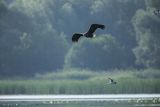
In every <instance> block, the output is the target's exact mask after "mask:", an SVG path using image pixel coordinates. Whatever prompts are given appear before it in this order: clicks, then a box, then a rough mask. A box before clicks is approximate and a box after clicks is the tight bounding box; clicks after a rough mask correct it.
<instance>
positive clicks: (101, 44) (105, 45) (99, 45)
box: [65, 35, 126, 70]
mask: <svg viewBox="0 0 160 107" xmlns="http://www.w3.org/2000/svg"><path fill="white" fill-rule="evenodd" d="M124 55H125V53H124V51H123V48H122V47H120V45H119V44H118V42H117V41H116V40H115V38H114V37H113V36H110V35H100V36H99V37H96V38H94V39H93V40H88V39H83V40H81V41H80V42H79V43H78V44H75V45H74V46H73V47H72V48H71V49H70V50H69V52H68V54H67V55H66V59H65V67H66V68H70V67H71V68H72V67H73V68H74V67H76V68H86V69H92V70H105V69H112V68H116V67H117V68H123V67H126V62H125V61H124V59H125V56H124Z"/></svg>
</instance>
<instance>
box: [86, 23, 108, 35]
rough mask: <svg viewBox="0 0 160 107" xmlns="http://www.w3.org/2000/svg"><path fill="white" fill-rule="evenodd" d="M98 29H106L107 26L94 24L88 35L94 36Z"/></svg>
mask: <svg viewBox="0 0 160 107" xmlns="http://www.w3.org/2000/svg"><path fill="white" fill-rule="evenodd" d="M97 28H100V29H104V28H105V25H102V24H92V25H91V26H90V28H89V30H88V32H87V33H89V34H93V33H94V32H95V31H96V29H97Z"/></svg>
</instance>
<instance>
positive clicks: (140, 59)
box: [133, 10, 160, 68]
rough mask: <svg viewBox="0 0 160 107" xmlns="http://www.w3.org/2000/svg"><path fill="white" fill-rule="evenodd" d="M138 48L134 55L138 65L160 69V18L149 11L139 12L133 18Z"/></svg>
mask: <svg viewBox="0 0 160 107" xmlns="http://www.w3.org/2000/svg"><path fill="white" fill-rule="evenodd" d="M133 25H134V28H135V31H136V40H137V43H138V46H137V47H136V48H135V49H134V53H135V56H136V59H137V63H138V64H142V65H144V66H145V67H153V68H160V57H159V54H160V48H159V46H160V41H159V40H160V35H159V34H160V30H159V28H160V18H159V16H156V15H154V14H152V13H150V12H149V11H145V10H138V11H137V12H136V14H135V16H134V18H133Z"/></svg>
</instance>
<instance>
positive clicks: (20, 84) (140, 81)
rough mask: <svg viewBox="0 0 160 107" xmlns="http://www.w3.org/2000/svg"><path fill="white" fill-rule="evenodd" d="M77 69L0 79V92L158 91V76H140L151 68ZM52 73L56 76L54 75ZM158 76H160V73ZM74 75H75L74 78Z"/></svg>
mask: <svg viewBox="0 0 160 107" xmlns="http://www.w3.org/2000/svg"><path fill="white" fill-rule="evenodd" d="M158 71H159V70H158ZM74 72H75V73H74ZM77 72H78V71H76V70H73V71H63V72H61V73H60V72H59V73H58V72H57V73H54V75H53V78H51V77H48V75H49V74H47V75H44V76H39V77H36V78H35V79H33V78H32V79H30V80H29V79H27V80H16V79H14V80H0V94H115V93H117V94H118V93H119V94H120V93H159V92H160V91H159V90H160V87H159V85H160V79H159V78H154V77H153V76H150V77H149V76H148V74H147V75H146V76H148V77H145V78H141V77H140V75H144V74H145V72H148V73H149V74H154V73H155V72H154V70H153V69H152V70H151V69H148V70H144V71H141V72H139V71H137V70H131V71H128V70H126V71H117V72H115V73H111V72H101V73H95V72H91V71H85V72H84V71H82V72H81V73H78V74H77ZM71 73H73V75H72V74H71ZM76 74H77V75H76ZM79 74H81V76H80V77H86V76H88V78H81V79H79V77H78V76H79ZM156 74H157V73H156ZM51 75H52V74H51ZM55 75H57V76H58V77H59V78H55V77H54V76H55ZM158 75H159V76H160V74H158ZM158 75H157V76H158ZM73 76H74V77H76V78H73ZM77 77H78V78H77ZM108 77H111V78H113V79H114V80H115V81H117V84H116V85H113V84H108Z"/></svg>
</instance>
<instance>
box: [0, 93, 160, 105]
mask: <svg viewBox="0 0 160 107" xmlns="http://www.w3.org/2000/svg"><path fill="white" fill-rule="evenodd" d="M0 107H160V94H107V95H0Z"/></svg>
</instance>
